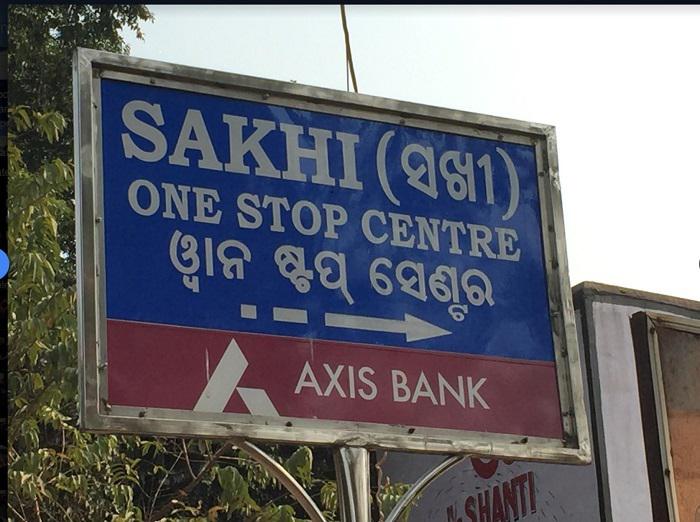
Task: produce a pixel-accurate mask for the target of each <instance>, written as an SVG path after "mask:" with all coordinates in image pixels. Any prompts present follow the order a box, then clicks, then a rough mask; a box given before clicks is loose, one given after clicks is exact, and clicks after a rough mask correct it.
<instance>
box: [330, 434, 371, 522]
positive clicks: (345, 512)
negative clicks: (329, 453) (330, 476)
mask: <svg viewBox="0 0 700 522" xmlns="http://www.w3.org/2000/svg"><path fill="white" fill-rule="evenodd" d="M333 461H334V462H335V476H336V481H337V482H336V483H337V487H338V513H339V514H340V522H370V520H371V507H370V488H369V451H367V450H366V449H364V448H349V447H346V446H343V447H340V448H335V449H334V450H333Z"/></svg>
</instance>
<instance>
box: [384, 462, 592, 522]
mask: <svg viewBox="0 0 700 522" xmlns="http://www.w3.org/2000/svg"><path fill="white" fill-rule="evenodd" d="M441 460H442V458H440V457H434V456H424V455H406V454H401V453H390V454H389V456H388V457H387V459H386V461H385V462H384V465H383V471H384V475H385V476H388V477H389V480H390V481H391V483H396V482H413V481H414V480H415V479H416V478H418V476H419V475H420V474H421V473H422V472H423V471H424V470H426V469H428V468H429V467H431V466H435V465H437V464H438V463H439V462H441ZM408 520H409V522H424V521H427V520H429V521H430V522H508V521H516V520H517V521H522V522H544V521H547V522H555V521H561V522H565V521H576V522H578V521H586V522H597V521H600V520H601V519H600V511H599V505H598V491H597V482H596V473H595V467H594V466H586V467H581V466H568V465H558V464H541V463H534V462H514V461H511V460H495V459H493V460H492V459H480V458H471V459H469V460H466V461H465V462H464V463H462V464H458V465H457V466H455V467H454V468H452V469H451V470H449V471H447V472H445V474H444V475H442V476H441V477H439V478H438V479H436V481H435V482H433V483H432V484H431V485H430V487H428V488H427V489H425V490H424V492H423V493H422V494H421V497H420V498H419V500H418V502H417V504H416V505H415V506H414V507H413V508H412V509H411V511H410V516H409V519H408Z"/></svg>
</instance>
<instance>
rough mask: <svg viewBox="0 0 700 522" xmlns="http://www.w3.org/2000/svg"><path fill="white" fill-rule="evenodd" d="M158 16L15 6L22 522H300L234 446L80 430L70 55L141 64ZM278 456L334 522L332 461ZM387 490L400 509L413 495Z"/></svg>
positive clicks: (13, 405)
mask: <svg viewBox="0 0 700 522" xmlns="http://www.w3.org/2000/svg"><path fill="white" fill-rule="evenodd" d="M152 19H153V17H152V15H151V13H150V12H149V10H148V9H147V8H146V7H144V6H139V5H100V6H90V5H66V6H48V5H13V6H10V8H9V34H10V46H9V72H10V78H9V80H10V81H9V88H10V89H9V106H10V107H9V111H8V131H9V132H8V138H9V139H8V167H9V181H8V239H9V244H8V249H9V255H10V259H12V267H11V272H10V274H9V277H8V279H9V300H8V305H9V306H8V314H9V324H8V337H9V348H8V388H9V389H8V391H9V398H10V403H9V429H8V457H9V460H8V466H9V476H8V479H9V518H10V519H11V520H113V521H127V520H158V519H164V518H168V519H177V520H181V519H193V520H216V519H221V520H223V519H226V520H246V521H248V520H250V521H260V522H263V521H268V522H274V521H293V520H299V519H301V518H302V517H304V514H303V512H302V511H301V509H300V507H299V506H298V505H296V503H295V502H294V500H293V499H291V498H290V497H289V495H287V494H285V492H284V491H283V490H282V488H281V487H280V485H279V484H278V483H277V482H276V481H275V480H274V479H273V478H272V477H270V476H269V475H268V474H267V473H266V472H265V471H264V470H263V469H262V468H261V467H260V466H259V465H258V464H256V463H255V462H253V461H251V460H250V459H248V458H247V457H246V456H245V455H244V454H242V453H241V452H240V451H238V450H236V449H235V448H233V447H232V446H231V444H230V443H228V442H225V441H223V442H222V441H206V440H184V439H176V438H152V437H151V438H148V437H137V436H117V435H99V436H98V435H92V434H87V433H84V432H81V431H80V430H78V429H77V422H78V412H77V407H76V405H77V400H78V399H77V393H78V377H77V342H76V293H75V242H74V234H75V233H74V230H75V229H74V194H73V191H74V189H73V183H74V174H73V160H72V156H73V133H72V125H73V122H72V121H71V113H72V92H71V85H72V79H71V74H72V68H71V59H72V54H73V51H74V49H75V48H76V47H78V46H80V47H88V48H94V49H103V50H107V51H112V52H117V53H122V54H128V52H129V49H128V47H127V45H126V44H125V42H124V40H123V38H122V36H121V33H120V31H121V30H122V29H123V28H126V27H128V28H130V29H132V30H135V31H136V32H137V35H138V36H139V37H142V35H141V24H142V23H144V22H148V21H152ZM266 449H267V450H268V451H269V452H270V453H271V454H272V455H274V456H275V458H276V459H277V460H278V461H279V462H280V463H282V464H283V465H284V466H285V467H286V468H287V469H288V470H289V471H290V472H291V473H292V474H293V475H294V476H295V477H296V478H297V479H298V480H299V481H300V482H301V483H302V484H303V485H305V486H306V487H307V488H308V489H309V491H310V492H311V494H312V496H314V497H316V498H317V499H320V501H321V505H322V506H323V507H324V508H325V509H326V510H327V512H328V517H329V519H332V518H333V517H334V516H335V515H334V513H335V510H336V494H335V482H334V481H333V480H331V479H332V476H333V466H332V459H331V455H330V452H329V451H328V450H315V451H314V452H312V451H311V450H310V449H309V448H307V447H300V448H291V447H281V446H270V447H268V448H266ZM378 489H379V491H376V493H377V494H376V497H377V507H378V508H379V509H380V510H383V511H387V510H388V509H389V508H390V507H391V505H392V504H393V502H395V501H396V498H395V497H396V493H397V492H398V491H400V490H401V489H402V486H401V485H398V486H394V485H388V484H385V485H383V486H382V487H380V488H378ZM404 489H405V488H404Z"/></svg>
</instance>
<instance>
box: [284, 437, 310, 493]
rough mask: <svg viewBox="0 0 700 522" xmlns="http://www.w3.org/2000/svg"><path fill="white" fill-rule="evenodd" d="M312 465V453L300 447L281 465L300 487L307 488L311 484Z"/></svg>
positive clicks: (306, 448) (305, 447) (304, 447)
mask: <svg viewBox="0 0 700 522" xmlns="http://www.w3.org/2000/svg"><path fill="white" fill-rule="evenodd" d="M312 464H313V453H311V450H310V449H309V448H308V447H307V446H301V447H300V448H299V449H297V450H296V451H295V452H294V453H292V455H291V456H290V457H289V458H288V459H287V460H285V461H284V464H283V465H284V468H285V469H286V470H287V471H289V473H291V475H292V476H293V477H294V478H296V479H297V480H298V481H299V482H300V483H301V485H302V486H308V485H309V484H310V483H311V468H312Z"/></svg>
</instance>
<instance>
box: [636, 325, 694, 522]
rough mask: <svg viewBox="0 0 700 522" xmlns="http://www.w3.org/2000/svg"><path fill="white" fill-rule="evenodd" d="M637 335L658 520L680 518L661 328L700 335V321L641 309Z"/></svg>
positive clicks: (637, 358) (641, 393)
mask: <svg viewBox="0 0 700 522" xmlns="http://www.w3.org/2000/svg"><path fill="white" fill-rule="evenodd" d="M630 322H631V326H632V329H633V334H634V337H635V339H634V340H635V357H636V363H637V373H638V375H639V379H640V380H639V390H640V403H641V410H642V423H643V426H642V428H643V430H644V439H645V440H644V442H645V446H646V448H647V467H648V474H649V486H650V488H651V493H652V497H651V501H652V509H653V510H654V520H659V521H662V520H667V521H669V522H676V521H678V520H680V515H679V511H678V493H677V491H676V480H675V478H674V466H673V455H672V452H671V433H670V427H669V420H668V411H667V405H666V404H667V403H666V391H665V390H666V388H665V387H664V377H663V368H662V363H661V350H662V349H663V348H662V344H661V342H660V341H659V333H658V330H659V329H662V328H664V329H668V330H674V331H677V332H683V333H690V334H694V335H700V321H699V320H697V319H690V318H687V317H678V316H673V315H666V314H660V313H656V312H638V313H636V314H635V315H633V316H632V318H631V319H630Z"/></svg>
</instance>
